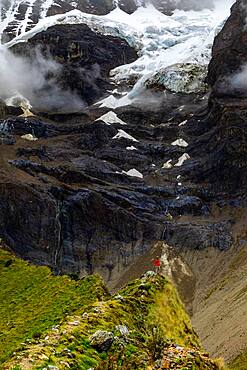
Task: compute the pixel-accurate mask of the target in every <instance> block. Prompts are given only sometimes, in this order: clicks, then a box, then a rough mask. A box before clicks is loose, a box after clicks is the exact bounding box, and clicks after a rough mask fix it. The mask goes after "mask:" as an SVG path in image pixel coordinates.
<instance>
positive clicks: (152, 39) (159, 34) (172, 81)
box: [0, 0, 233, 108]
mask: <svg viewBox="0 0 247 370" xmlns="http://www.w3.org/2000/svg"><path fill="white" fill-rule="evenodd" d="M232 2H233V0H227V2H224V3H223V2H222V1H221V0H215V3H214V6H213V7H212V8H211V9H202V10H200V11H194V10H191V11H189V10H186V11H185V10H179V9H177V10H174V11H173V12H171V9H172V6H173V8H174V5H175V4H177V5H178V6H180V7H184V8H186V6H187V7H188V4H189V3H190V2H188V1H187V2H186V1H184V2H183V1H178V2H174V1H164V2H159V6H158V3H157V2H156V5H157V6H158V7H160V6H161V5H162V7H163V8H162V9H163V10H164V7H165V9H168V8H169V9H170V13H169V12H168V13H169V14H170V15H167V14H164V13H161V12H160V11H159V10H158V9H156V8H155V7H154V5H152V4H150V3H147V2H146V3H144V2H142V1H139V0H133V1H132V0H131V1H130V0H122V1H116V0H114V1H111V0H110V1H103V2H99V1H98V0H95V1H93V0H92V1H77V2H76V1H62V0H58V1H56V2H54V1H53V0H45V1H40V0H25V1H23V0H11V1H7V2H2V7H1V18H2V22H1V24H0V36H1V39H2V43H3V44H5V46H7V47H11V46H13V45H15V44H18V43H21V42H25V41H27V40H29V39H31V38H32V37H33V36H35V35H37V34H39V33H40V32H42V31H45V30H47V29H48V27H51V26H55V25H59V24H63V25H64V24H85V25H87V26H88V27H89V28H90V29H91V30H92V31H94V32H97V33H100V34H102V35H110V36H114V37H119V38H121V39H123V40H125V41H127V43H128V44H129V45H130V46H131V47H133V48H134V49H135V50H136V51H137V53H138V56H139V58H138V59H137V60H136V61H135V62H133V63H131V64H126V65H122V66H120V67H117V68H116V69H114V70H112V71H111V73H110V75H111V78H112V81H114V82H115V84H116V85H121V86H122V85H126V84H127V85H128V86H129V87H133V89H132V90H131V91H130V89H128V90H126V91H125V94H124V93H122V97H121V99H119V96H118V98H116V97H115V96H114V94H109V97H107V98H106V100H104V101H103V102H101V104H103V105H104V106H108V107H109V108H115V107H117V106H124V105H128V104H131V103H132V102H133V100H135V99H136V97H138V95H139V94H140V93H141V91H142V90H143V89H144V88H146V87H152V86H154V85H155V86H160V88H161V89H168V90H169V91H173V92H186V93H191V92H197V91H203V89H204V88H205V86H204V80H205V77H206V66H207V64H208V63H209V60H210V56H211V47H212V44H213V40H214V37H215V35H216V33H217V32H218V31H219V30H220V28H221V27H222V22H223V21H224V20H225V19H226V18H227V16H228V14H229V12H230V6H231V4H232ZM123 9H124V10H125V11H124V10H123ZM99 14H101V15H99ZM102 14H103V15H102ZM113 90H114V91H115V88H114V89H113ZM121 91H122V89H121ZM127 93H128V94H127Z"/></svg>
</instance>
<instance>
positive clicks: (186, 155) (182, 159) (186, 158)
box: [174, 153, 190, 167]
mask: <svg viewBox="0 0 247 370" xmlns="http://www.w3.org/2000/svg"><path fill="white" fill-rule="evenodd" d="M188 159H190V156H189V154H188V153H184V154H183V155H182V156H181V157H180V158H179V159H178V162H177V163H176V164H175V165H174V166H175V167H181V166H182V165H183V164H184V162H185V161H187V160H188Z"/></svg>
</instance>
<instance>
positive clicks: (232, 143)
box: [186, 1, 247, 199]
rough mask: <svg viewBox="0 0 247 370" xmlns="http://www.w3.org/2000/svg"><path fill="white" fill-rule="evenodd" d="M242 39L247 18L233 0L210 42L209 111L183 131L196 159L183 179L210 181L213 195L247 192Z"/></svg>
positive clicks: (246, 104)
mask: <svg viewBox="0 0 247 370" xmlns="http://www.w3.org/2000/svg"><path fill="white" fill-rule="evenodd" d="M246 37H247V31H246V14H245V11H244V8H243V3H242V2H241V1H237V2H236V3H235V4H234V6H233V7H232V14H231V16H230V18H229V19H228V20H227V22H226V23H225V25H224V27H223V29H222V31H221V32H220V33H219V34H218V36H217V37H216V39H215V42H214V46H213V55H212V60H211V62H210V65H209V71H208V77H207V82H208V83H209V84H210V85H211V89H212V92H211V96H210V99H209V106H208V109H207V110H206V111H205V112H202V113H201V116H200V117H198V118H199V120H196V122H195V121H194V124H193V125H190V126H187V128H186V129H187V130H188V131H187V132H188V134H190V135H191V134H192V135H193V136H194V137H196V140H195V141H194V143H193V144H192V146H191V151H190V154H191V156H192V155H193V156H197V165H196V166H195V167H194V169H193V173H191V171H190V170H189V169H188V176H190V178H191V175H192V178H193V179H194V180H196V181H197V182H208V183H210V184H211V189H212V191H213V192H214V194H215V195H216V194H218V196H219V197H220V196H222V195H224V197H225V198H228V199H229V198H231V197H237V196H238V195H239V196H240V194H243V193H245V191H246V169H247V168H246V164H247V163H246V154H247V147H246V133H247V127H246V124H247V118H246V117H247V100H246V86H247V84H245V79H246V77H245V74H244V72H241V71H242V70H243V68H244V66H245V63H246V61H247V53H246ZM241 73H242V75H241ZM189 171H190V173H189Z"/></svg>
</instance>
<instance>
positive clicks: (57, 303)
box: [0, 249, 103, 364]
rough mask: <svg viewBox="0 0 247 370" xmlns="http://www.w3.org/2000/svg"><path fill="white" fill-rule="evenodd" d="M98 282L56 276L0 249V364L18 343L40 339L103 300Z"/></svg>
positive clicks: (98, 280) (18, 345)
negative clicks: (48, 330)
mask: <svg viewBox="0 0 247 370" xmlns="http://www.w3.org/2000/svg"><path fill="white" fill-rule="evenodd" d="M102 295H103V288H102V282H101V279H100V278H98V277H96V276H92V277H88V278H85V279H83V280H82V281H80V282H75V281H72V280H71V279H69V278H68V277H65V276H61V277H55V276H54V275H52V273H51V272H50V270H49V269H48V268H47V267H36V266H32V265H30V264H29V263H27V262H24V261H22V260H20V259H17V258H15V257H14V256H13V255H11V254H10V253H9V252H7V251H5V250H3V249H0V364H1V363H3V362H4V361H5V360H6V359H7V358H8V357H9V356H10V355H11V354H12V353H13V352H14V351H16V350H18V348H20V346H21V345H22V344H21V343H22V342H24V341H25V340H27V339H31V338H33V337H36V338H37V337H39V336H40V335H41V334H43V333H44V332H45V331H46V330H47V329H49V328H51V327H52V326H53V325H56V324H57V323H59V322H60V321H61V320H62V319H64V317H65V316H66V315H67V314H68V313H71V312H73V311H74V310H76V309H78V308H79V307H80V308H82V307H83V306H88V305H89V304H92V303H94V302H95V301H96V300H97V297H102Z"/></svg>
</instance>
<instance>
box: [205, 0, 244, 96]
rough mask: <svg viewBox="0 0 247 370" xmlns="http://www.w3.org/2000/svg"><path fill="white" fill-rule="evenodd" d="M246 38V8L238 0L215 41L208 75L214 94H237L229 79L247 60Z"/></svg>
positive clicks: (240, 0)
mask: <svg viewBox="0 0 247 370" xmlns="http://www.w3.org/2000/svg"><path fill="white" fill-rule="evenodd" d="M246 40H247V29H246V10H245V6H244V4H243V2H242V0H238V1H237V2H236V3H235V4H234V5H233V7H232V12H231V16H230V17H229V19H228V20H227V22H226V23H225V25H224V27H223V29H222V31H221V32H220V33H219V34H218V35H217V36H216V38H215V41H214V45H213V51H212V59H211V62H210V64H209V68H208V77H207V81H208V83H209V84H210V85H211V86H212V87H213V92H214V96H215V95H216V96H225V95H227V93H232V95H234V96H236V91H233V88H232V87H231V86H227V80H228V83H230V81H229V79H228V78H229V77H230V78H231V77H232V76H233V74H234V73H236V72H238V71H239V70H240V69H241V67H243V66H244V64H245V63H246V62H247V52H246Z"/></svg>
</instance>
